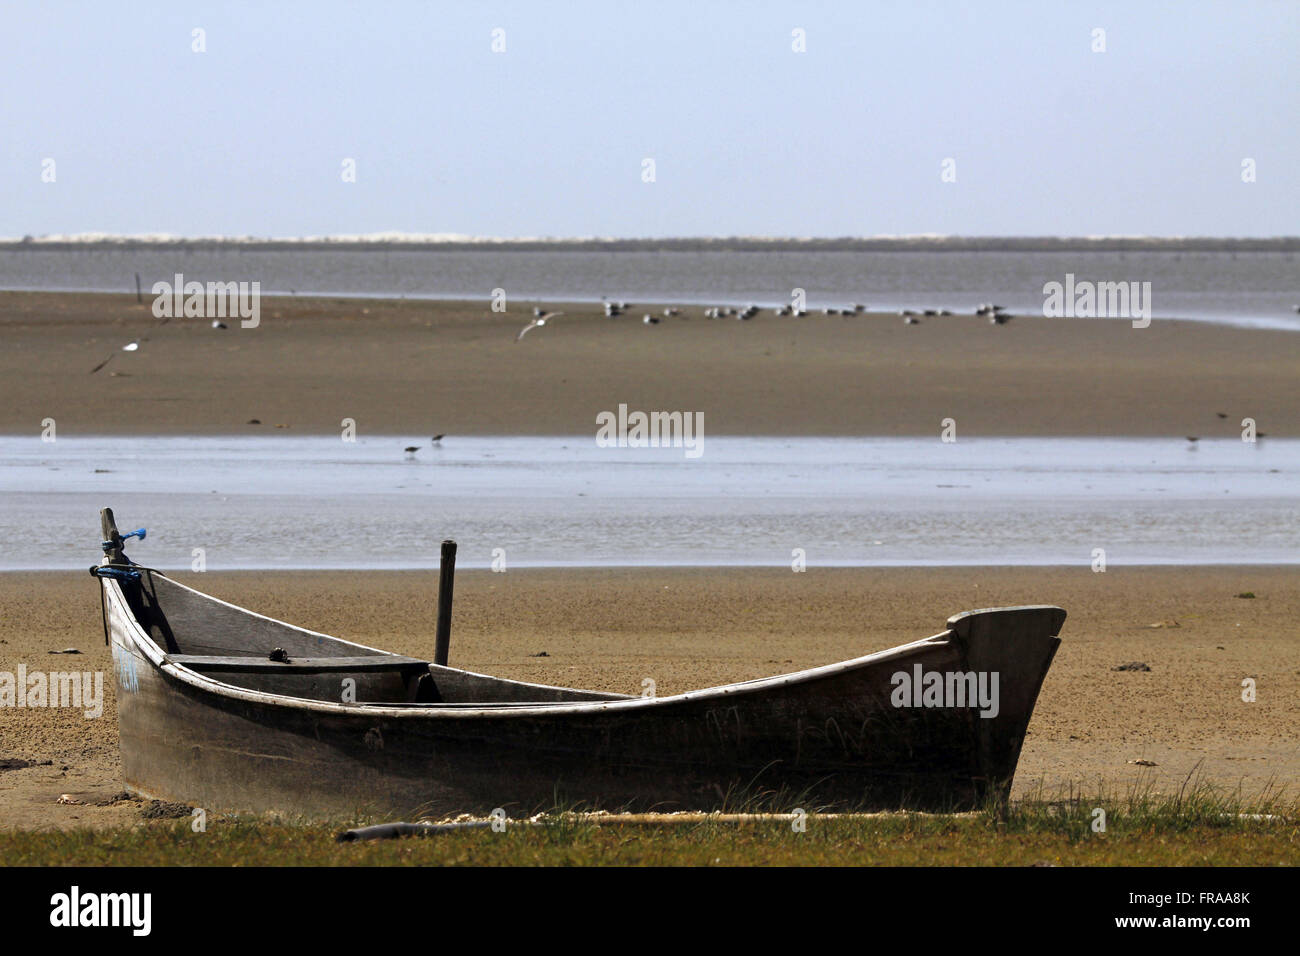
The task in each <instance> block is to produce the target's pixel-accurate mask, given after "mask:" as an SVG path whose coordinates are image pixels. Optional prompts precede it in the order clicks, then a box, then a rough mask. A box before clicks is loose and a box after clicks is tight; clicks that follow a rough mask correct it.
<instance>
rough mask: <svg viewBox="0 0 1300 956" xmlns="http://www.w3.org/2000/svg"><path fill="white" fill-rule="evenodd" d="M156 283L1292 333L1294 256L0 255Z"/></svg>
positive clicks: (0, 264)
mask: <svg viewBox="0 0 1300 956" xmlns="http://www.w3.org/2000/svg"><path fill="white" fill-rule="evenodd" d="M136 272H139V273H140V275H141V277H142V280H143V283H144V287H145V291H146V293H147V292H148V290H149V288H150V286H152V284H153V283H154V282H155V281H159V280H167V281H171V280H172V278H173V276H174V275H175V274H176V273H178V272H179V273H182V274H183V275H184V276H185V278H186V280H187V281H188V280H198V281H200V282H208V281H249V282H252V281H259V282H261V284H262V286H261V288H262V291H263V293H266V294H271V293H287V292H290V291H294V292H297V293H299V294H305V293H330V294H338V295H371V296H409V297H415V298H471V299H472V298H482V299H484V300H486V299H487V298H488V297H489V296H490V294H491V290H492V289H494V288H503V289H505V290H506V291H507V293H508V294H509V295H510V296H512V297H516V298H521V299H541V300H566V301H583V300H591V301H596V300H598V299H599V298H600V297H601V296H608V297H609V298H611V299H625V300H628V301H631V302H640V303H643V304H655V303H665V302H682V303H701V304H710V303H711V304H734V303H747V302H754V303H758V304H760V305H775V304H777V303H782V302H788V301H789V297H790V290H791V289H793V288H802V289H804V290H805V291H806V292H807V295H808V304H809V305H810V306H811V307H813V308H821V307H825V306H846V305H848V304H849V303H852V302H861V303H863V304H865V305H868V306H870V307H872V308H876V309H898V308H903V307H915V308H948V309H952V310H954V311H967V312H969V311H971V310H972V309H973V308H974V307H975V306H976V305H977V304H978V303H981V302H985V301H995V302H997V303H998V304H1000V305H1004V306H1006V307H1008V308H1009V309H1012V310H1013V311H1018V312H1038V311H1041V310H1042V307H1043V292H1042V289H1043V285H1044V283H1047V282H1052V281H1056V282H1063V281H1064V278H1065V274H1066V273H1067V272H1071V273H1074V275H1075V277H1076V279H1079V280H1083V279H1088V280H1091V281H1095V282H1100V281H1113V282H1118V281H1137V282H1150V283H1151V284H1152V286H1151V288H1152V302H1153V312H1154V314H1155V315H1157V316H1165V317H1170V316H1173V317H1183V318H1195V319H1206V320H1211V321H1219V322H1230V323H1233V324H1241V325H1255V326H1265V327H1274V328H1287V329H1296V330H1300V315H1297V314H1296V312H1295V306H1296V305H1297V304H1300V259H1298V258H1297V255H1296V254H1295V253H1286V252H827V251H817V252H811V251H810V252H736V251H716V252H715V251H709V252H630V251H619V252H580V251H546V252H522V251H519V252H514V251H511V252H503V251H500V250H491V249H484V250H475V251H468V252H465V251H458V252H452V251H447V252H439V251H427V250H395V249H392V248H378V249H374V250H368V251H348V250H321V249H304V250H302V251H264V250H259V249H253V248H241V247H239V246H237V245H236V246H227V247H222V248H210V247H200V248H196V249H193V250H190V251H186V250H185V249H184V248H176V249H163V248H151V249H138V250H134V249H122V248H113V247H96V248H91V249H81V250H75V251H62V250H42V249H39V248H37V249H22V250H12V249H10V250H0V288H3V289H46V290H56V289H64V290H94V291H113V292H126V291H134V283H135V279H134V274H135V273H136Z"/></svg>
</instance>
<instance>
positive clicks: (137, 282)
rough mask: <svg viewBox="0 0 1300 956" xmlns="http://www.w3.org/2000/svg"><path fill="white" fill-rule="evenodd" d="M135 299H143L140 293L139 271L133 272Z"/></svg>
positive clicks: (138, 300) (141, 300) (139, 300)
mask: <svg viewBox="0 0 1300 956" xmlns="http://www.w3.org/2000/svg"><path fill="white" fill-rule="evenodd" d="M135 301H137V302H143V301H144V297H143V296H142V295H141V294H140V273H138V272H137V273H136V274H135Z"/></svg>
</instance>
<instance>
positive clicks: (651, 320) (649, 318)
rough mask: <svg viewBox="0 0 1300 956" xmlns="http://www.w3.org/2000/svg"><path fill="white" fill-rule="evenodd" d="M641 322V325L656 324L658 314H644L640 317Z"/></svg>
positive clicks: (657, 322)
mask: <svg viewBox="0 0 1300 956" xmlns="http://www.w3.org/2000/svg"><path fill="white" fill-rule="evenodd" d="M641 323H642V324H643V325H658V324H659V318H658V316H654V315H646V316H643V317H642V319H641Z"/></svg>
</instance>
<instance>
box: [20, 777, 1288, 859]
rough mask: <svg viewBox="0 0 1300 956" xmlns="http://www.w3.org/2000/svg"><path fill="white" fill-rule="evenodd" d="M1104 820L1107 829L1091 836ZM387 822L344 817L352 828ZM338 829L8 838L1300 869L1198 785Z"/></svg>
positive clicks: (30, 849) (1261, 824)
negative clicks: (387, 835) (753, 813)
mask: <svg viewBox="0 0 1300 956" xmlns="http://www.w3.org/2000/svg"><path fill="white" fill-rule="evenodd" d="M1098 808H1100V809H1101V810H1103V811H1105V830H1104V831H1102V832H1099V831H1097V830H1096V829H1094V823H1095V821H1097V820H1098V819H1099V818H1098V815H1097V814H1096V812H1095V811H1096V810H1097V809H1098ZM375 822H380V821H376V820H373V819H365V818H361V819H356V820H352V821H348V823H347V826H356V825H366V824H370V823H375ZM344 828H345V827H343V826H340V825H338V824H332V825H328V824H321V823H306V824H298V825H295V824H293V823H290V822H285V821H283V820H276V819H270V818H259V817H216V818H211V817H210V818H209V822H208V827H207V831H206V832H203V833H195V832H193V830H192V829H191V822H190V821H189V820H177V821H151V822H141V823H140V824H137V825H135V826H132V827H125V828H120V829H116V830H98V831H93V830H65V831H45V832H32V831H20V832H8V833H3V834H0V859H2V860H3V861H4V862H5V863H7V864H9V865H17V866H57V865H77V866H101V865H109V866H111V865H131V866H176V865H181V866H283V865H292V866H427V865H435V866H445V865H451V866H457V865H468V866H594V865H617V866H934V865H939V866H1027V865H1059V866H1273V865H1292V866H1294V865H1297V864H1300V808H1298V807H1297V806H1296V805H1295V804H1287V803H1284V802H1283V800H1282V795H1281V793H1280V792H1272V791H1270V792H1268V793H1265V794H1262V795H1261V796H1258V797H1256V798H1253V799H1251V800H1245V799H1243V798H1242V797H1241V795H1240V794H1239V793H1235V792H1231V791H1223V790H1220V789H1217V788H1214V787H1211V786H1209V785H1207V784H1201V783H1193V782H1191V781H1190V780H1189V781H1188V782H1187V783H1185V784H1184V787H1183V789H1182V790H1181V791H1180V792H1179V793H1177V794H1174V795H1172V796H1170V795H1157V794H1154V793H1152V792H1150V790H1143V789H1141V788H1139V787H1134V788H1132V789H1131V790H1130V791H1129V792H1128V793H1126V794H1123V795H1119V796H1116V795H1113V794H1106V793H1104V792H1099V793H1096V794H1091V795H1087V796H1084V795H1083V794H1081V793H1080V794H1073V793H1067V794H1064V795H1061V796H1058V797H1057V798H1047V797H1045V796H1044V795H1043V794H1042V793H1041V792H1040V793H1036V794H1033V795H1031V796H1030V797H1029V798H1026V799H1023V800H1020V801H1017V802H1015V803H1012V804H1010V805H1007V806H1003V807H999V806H990V807H988V808H986V809H984V810H982V811H980V812H978V813H973V814H963V815H947V814H933V815H930V814H909V813H895V814H886V815H879V816H871V817H850V818H839V819H829V818H825V819H821V818H818V817H817V816H816V815H810V816H809V817H808V818H807V829H806V830H805V831H804V832H797V831H796V830H795V829H794V828H793V827H792V826H791V824H790V823H789V822H787V821H774V820H765V821H761V822H747V823H724V822H718V821H714V820H706V821H703V822H691V823H684V824H673V825H666V826H664V825H658V826H656V825H644V824H617V825H611V824H608V823H606V824H603V825H602V824H601V822H600V821H599V818H598V817H591V816H583V815H580V814H574V813H571V812H567V811H562V812H559V813H557V814H555V815H552V816H548V817H546V818H544V819H543V820H542V822H540V823H539V824H537V825H532V826H526V825H513V824H512V825H509V826H507V828H506V829H505V831H504V832H500V833H496V832H493V831H491V830H490V829H473V830H460V831H454V832H447V833H440V834H437V835H435V836H429V837H408V838H402V839H396V840H383V841H367V842H359V843H349V844H341V843H338V842H337V841H336V839H335V837H336V835H337V834H338V833H339V832H340V830H341V829H344Z"/></svg>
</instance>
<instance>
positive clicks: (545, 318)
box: [515, 312, 564, 342]
mask: <svg viewBox="0 0 1300 956" xmlns="http://www.w3.org/2000/svg"><path fill="white" fill-rule="evenodd" d="M561 315H564V313H563V312H541V313H539V314H538V316H537V318H535V319H533V321H531V322H529V323H528V324H527V325H525V326H524V327H523V328H522V329H521V330H520V332H519V334H518V335H516V336H515V341H516V342H518V341H519V340H520V339H522V338H523V337H524V336H525V335H527V334H528V333H529V332H531V331H532V330H533V329H540V328H541V327H542V326H543V325H545V324H546V323H547V322H549V321H550V320H551V319H554V318H557V317H559V316H561Z"/></svg>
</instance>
